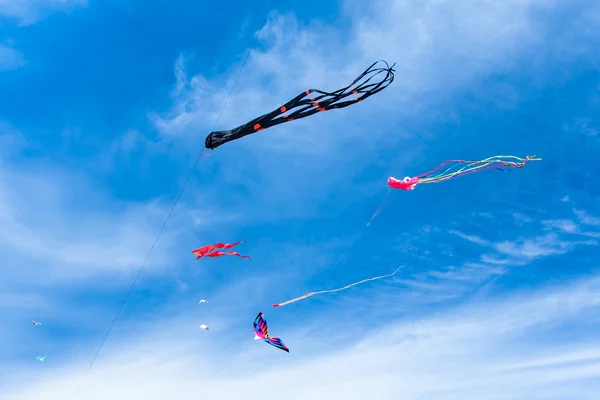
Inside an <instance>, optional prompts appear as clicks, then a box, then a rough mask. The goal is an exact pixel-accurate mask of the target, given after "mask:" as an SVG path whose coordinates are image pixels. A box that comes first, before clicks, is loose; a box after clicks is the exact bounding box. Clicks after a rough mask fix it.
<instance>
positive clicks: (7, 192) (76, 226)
mask: <svg viewBox="0 0 600 400" xmlns="http://www.w3.org/2000/svg"><path fill="white" fill-rule="evenodd" d="M0 166H1V167H2V168H1V172H0V238H1V240H0V242H1V243H0V249H2V250H1V251H2V252H3V254H4V256H3V262H4V263H9V264H10V265H11V267H10V268H4V269H3V275H4V276H5V278H6V280H5V282H4V283H7V282H8V278H7V277H9V276H10V277H12V278H15V279H21V278H18V277H19V276H22V279H25V280H27V281H29V282H30V283H33V282H34V281H38V280H40V281H44V282H46V283H48V282H51V281H54V280H58V281H61V280H65V279H66V280H72V279H79V278H82V277H91V276H95V275H97V274H99V273H106V274H115V273H116V274H123V273H124V274H126V275H128V274H130V273H131V272H133V271H135V270H137V269H138V268H139V267H140V266H141V264H142V262H143V261H144V257H145V255H146V254H147V252H148V250H149V248H150V246H151V244H152V243H153V241H154V238H155V236H156V234H157V232H158V229H159V227H160V224H161V223H162V222H163V220H164V218H165V216H166V214H167V211H168V210H167V207H166V206H165V205H163V204H162V203H161V202H159V201H156V200H155V201H149V202H146V203H135V202H130V203H126V202H118V201H117V200H115V199H113V198H112V197H111V196H110V194H109V193H106V192H105V191H103V190H100V189H98V187H97V185H95V184H94V182H93V181H91V180H90V179H89V178H88V177H86V176H84V175H83V174H81V173H77V172H72V171H69V172H67V171H64V170H62V169H59V168H57V167H56V166H53V165H35V164H31V163H30V164H29V165H25V164H10V163H6V162H2V161H1V160H0ZM184 226H185V225H184ZM174 233H176V232H173V230H172V229H171V230H170V231H167V233H166V234H165V237H163V238H162V239H161V243H160V246H159V247H158V248H157V249H156V252H155V254H153V257H152V259H151V260H150V264H151V265H157V264H161V265H164V263H165V261H166V260H167V258H166V252H167V251H168V249H169V246H170V245H171V244H172V237H170V236H169V235H172V234H174ZM169 258H170V259H172V257H169ZM26 266H27V267H26ZM42 271H43V274H41V272H42Z"/></svg>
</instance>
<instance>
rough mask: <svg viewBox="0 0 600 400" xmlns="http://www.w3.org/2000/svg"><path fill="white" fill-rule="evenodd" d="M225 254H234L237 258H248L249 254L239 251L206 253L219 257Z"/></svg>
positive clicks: (208, 255) (209, 255)
mask: <svg viewBox="0 0 600 400" xmlns="http://www.w3.org/2000/svg"><path fill="white" fill-rule="evenodd" d="M226 255H231V256H236V257H239V258H250V256H243V255H241V254H240V253H238V252H237V251H218V250H216V251H213V252H212V253H210V254H207V255H206V257H213V258H214V257H221V256H226Z"/></svg>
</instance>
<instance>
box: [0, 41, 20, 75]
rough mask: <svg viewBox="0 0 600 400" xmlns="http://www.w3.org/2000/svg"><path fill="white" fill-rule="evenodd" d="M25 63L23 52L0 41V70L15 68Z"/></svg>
mask: <svg viewBox="0 0 600 400" xmlns="http://www.w3.org/2000/svg"><path fill="white" fill-rule="evenodd" d="M23 65H25V59H24V58H23V54H21V53H20V52H18V51H17V50H15V49H13V48H12V47H10V46H8V45H6V44H2V43H0V71H2V70H11V69H17V68H19V67H21V66H23Z"/></svg>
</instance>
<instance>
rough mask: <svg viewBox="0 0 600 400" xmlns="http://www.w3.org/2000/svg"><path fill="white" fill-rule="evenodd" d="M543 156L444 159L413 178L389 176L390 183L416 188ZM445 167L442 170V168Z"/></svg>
mask: <svg viewBox="0 0 600 400" xmlns="http://www.w3.org/2000/svg"><path fill="white" fill-rule="evenodd" d="M540 160H541V158H536V157H535V155H534V156H527V157H525V158H519V157H515V156H494V157H490V158H486V159H485V160H481V161H467V160H448V161H444V162H443V163H442V164H441V165H440V166H438V167H436V168H434V169H432V170H431V171H429V172H426V173H424V174H421V175H417V176H415V177H413V178H410V177H408V176H407V177H405V178H404V179H402V180H399V179H396V178H394V177H389V178H388V185H390V187H391V188H392V189H401V190H414V188H415V187H416V186H417V185H418V184H420V183H436V182H443V181H447V180H448V179H452V178H456V177H458V176H462V175H467V174H471V173H473V172H481V171H485V170H487V169H496V170H500V171H504V170H503V168H523V167H524V166H525V163H526V162H527V161H540ZM442 168H443V170H442V171H439V172H438V170H441V169H442Z"/></svg>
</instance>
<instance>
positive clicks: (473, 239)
mask: <svg viewBox="0 0 600 400" xmlns="http://www.w3.org/2000/svg"><path fill="white" fill-rule="evenodd" d="M448 233H450V234H452V235H456V236H458V237H459V238H461V239H464V240H467V241H469V242H471V243H475V244H478V245H480V246H488V245H489V243H490V242H489V241H487V240H484V239H482V238H480V237H479V236H475V235H466V234H464V233H462V232H459V231H457V230H454V229H451V230H449V231H448Z"/></svg>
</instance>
